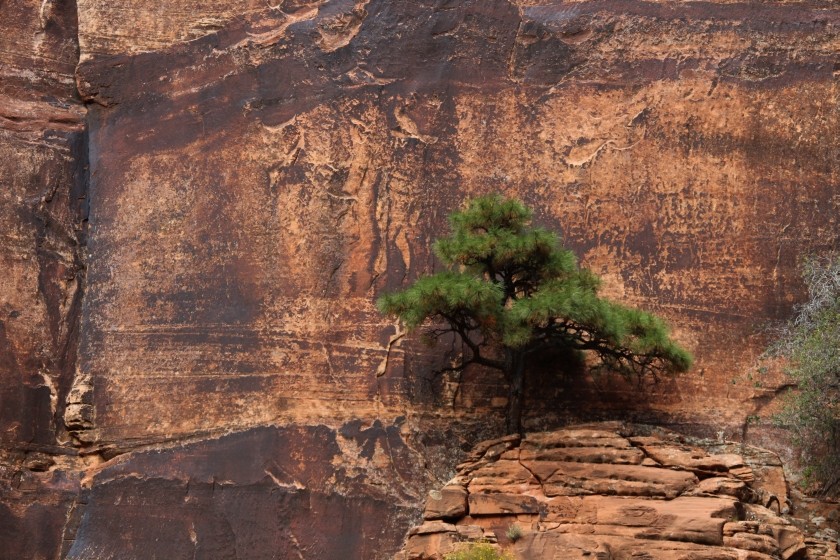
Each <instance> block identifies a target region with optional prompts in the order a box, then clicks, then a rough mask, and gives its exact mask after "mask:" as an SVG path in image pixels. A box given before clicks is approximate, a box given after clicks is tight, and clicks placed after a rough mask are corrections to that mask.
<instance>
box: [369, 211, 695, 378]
mask: <svg viewBox="0 0 840 560" xmlns="http://www.w3.org/2000/svg"><path fill="white" fill-rule="evenodd" d="M531 218H532V214H531V211H530V209H528V208H527V207H526V206H525V205H523V204H522V203H521V202H519V201H518V200H515V199H510V198H502V197H501V196H498V195H490V196H484V197H480V198H477V199H474V200H472V201H471V202H469V203H468V205H467V207H466V208H465V209H464V210H462V211H460V212H455V213H453V214H452V215H451V216H450V217H449V222H450V226H451V230H452V233H451V234H450V235H449V236H447V237H444V238H442V239H439V240H438V241H437V242H435V244H434V251H435V254H436V255H437V257H438V258H439V259H440V260H441V261H442V262H443V263H444V264H445V265H446V267H447V269H448V270H446V271H444V272H439V273H437V274H434V275H431V276H426V277H423V278H420V279H419V280H417V281H416V282H415V283H414V284H413V285H411V286H409V287H408V288H406V289H405V290H403V291H401V292H397V293H393V294H387V295H385V296H383V297H381V298H380V299H379V301H378V306H379V309H380V310H381V311H382V312H383V313H385V314H387V315H391V316H394V317H397V318H399V319H400V320H401V321H402V322H403V324H405V325H406V327H408V328H409V329H414V328H417V327H419V326H421V325H424V324H427V323H432V324H443V325H447V326H448V328H441V329H437V330H434V331H433V332H434V333H435V334H437V335H440V334H443V333H445V332H452V333H455V334H457V335H460V336H461V338H462V339H464V340H465V342H466V343H467V344H468V346H470V348H471V349H472V353H473V356H472V360H470V359H467V360H466V361H465V363H469V362H471V361H476V362H478V363H483V364H484V365H490V366H493V365H495V366H497V367H499V369H504V367H505V362H503V361H495V360H493V359H492V358H488V357H487V356H486V355H485V354H487V353H488V352H489V353H490V354H492V352H493V350H492V348H496V349H497V350H498V349H500V348H501V349H505V350H508V351H512V352H518V353H520V354H521V355H522V356H526V355H529V354H532V353H535V352H537V351H539V350H542V349H548V348H552V347H569V348H574V349H578V350H584V351H590V353H592V354H593V355H595V356H597V357H598V358H600V362H601V364H602V365H603V366H605V367H608V368H611V369H615V370H618V371H621V372H623V373H636V374H638V375H644V374H647V373H652V374H654V375H658V374H661V373H673V372H679V371H685V370H687V369H688V368H689V367H690V366H691V362H692V357H691V355H690V354H689V353H688V352H687V351H685V350H684V349H683V348H681V347H680V346H679V345H678V344H677V343H675V342H674V341H673V340H671V338H670V336H669V333H668V329H667V327H666V325H665V324H664V322H663V321H662V320H660V319H659V318H657V317H655V316H653V315H651V314H650V313H647V312H645V311H640V310H636V309H631V308H629V307H625V306H623V305H620V304H618V303H614V302H611V301H609V300H607V299H604V298H602V297H600V296H599V295H598V291H599V288H600V286H601V281H600V279H599V278H598V277H597V276H596V275H595V274H593V273H592V272H590V271H589V270H587V269H584V268H580V267H579V266H578V262H577V258H576V257H575V255H574V253H572V252H571V251H570V250H569V249H567V248H565V247H563V245H562V244H561V242H560V239H559V237H558V236H557V234H555V233H554V232H551V231H548V230H546V229H544V228H541V227H536V226H533V225H532V224H531ZM482 350H486V351H487V352H485V353H484V354H482ZM497 355H498V352H497Z"/></svg>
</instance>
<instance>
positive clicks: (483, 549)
mask: <svg viewBox="0 0 840 560" xmlns="http://www.w3.org/2000/svg"><path fill="white" fill-rule="evenodd" d="M444 560H514V557H513V556H511V555H510V554H508V553H507V552H505V551H503V550H500V549H498V548H497V547H495V546H493V545H492V544H490V543H486V542H473V543H468V544H466V543H465V544H463V545H461V546H460V547H459V548H458V550H456V551H455V552H450V553H449V554H447V555H446V556H444Z"/></svg>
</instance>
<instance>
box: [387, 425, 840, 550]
mask: <svg viewBox="0 0 840 560" xmlns="http://www.w3.org/2000/svg"><path fill="white" fill-rule="evenodd" d="M639 432H644V433H645V434H646V435H644V436H641V435H634V433H637V434H638V433H639ZM745 449H747V448H745ZM629 450H637V451H638V452H639V454H638V456H636V459H635V460H634V461H632V464H630V465H628V464H627V460H626V458H627V455H628V451H629ZM564 453H566V454H568V455H563V454H564ZM748 454H749V455H750V456H752V457H753V458H755V457H764V459H763V460H762V461H761V462H760V463H759V464H760V465H761V466H762V467H763V473H762V476H761V477H760V479H759V478H757V477H754V476H753V473H752V467H751V466H750V464H749V463H750V461H745V460H744V458H743V457H742V456H740V455H738V454H736V453H731V452H730V453H709V452H707V451H705V450H704V449H702V448H701V447H697V446H693V445H687V444H686V443H685V442H684V441H683V440H682V438H680V437H679V436H676V435H675V434H672V433H666V432H662V431H659V432H658V435H652V434H651V433H650V430H649V429H648V428H645V427H643V426H635V427H631V426H626V425H619V424H615V423H601V424H592V425H583V426H575V427H570V428H566V429H563V430H559V431H553V432H544V433H534V434H527V435H526V436H525V437H524V438H522V439H521V440H520V439H519V438H507V439H505V440H493V441H490V442H485V443H483V444H480V445H479V446H477V448H476V451H475V452H474V453H473V454H472V455H471V456H470V459H469V461H467V462H465V463H462V464H461V465H459V466H458V474H457V476H456V477H455V478H453V479H452V480H451V481H450V482H449V483H448V484H447V485H446V486H444V487H443V488H442V489H440V490H434V491H432V493H430V495H429V496H428V498H427V501H426V504H427V506H426V512H425V515H424V518H425V520H426V521H425V522H424V523H423V524H422V525H420V526H419V527H416V528H414V529H412V530H411V532H410V533H409V537H408V539H407V541H406V544H405V546H404V548H403V550H402V551H401V552H400V553H398V554H397V555H396V556H395V559H396V560H421V559H422V560H439V559H442V558H443V557H444V556H445V555H446V554H447V553H449V552H452V551H454V550H457V549H458V548H459V547H461V546H464V543H469V542H476V541H485V542H491V543H498V545H499V546H500V547H504V548H507V549H509V550H510V551H511V552H512V553H514V554H515V557H516V558H518V559H522V560H530V559H534V560H537V559H545V558H564V559H566V558H598V559H599V560H623V559H629V558H646V559H650V560H654V559H655V560H676V559H684V560H686V559H694V560H698V559H709V560H724V559H731V560H771V559H775V560H779V559H784V560H789V559H805V558H814V559H816V558H826V559H828V558H840V554H838V551H837V548H836V547H837V543H836V540H830V539H823V540H818V539H811V538H806V535H805V534H804V533H803V532H802V531H801V530H800V529H799V528H797V526H796V525H795V524H793V523H792V522H791V520H790V518H786V517H785V516H782V515H780V514H779V513H778V512H775V511H772V510H771V509H768V507H765V505H764V502H765V501H766V500H768V494H769V491H770V490H769V488H772V489H774V490H775V491H776V492H777V494H776V495H772V498H773V499H775V500H776V501H777V502H778V501H782V503H785V502H786V498H787V490H786V487H785V485H784V473H783V471H782V468H781V465H780V464H777V466H776V467H775V468H772V461H768V460H767V457H766V456H768V455H772V454H770V453H769V452H767V451H766V450H759V449H755V448H750V449H748ZM558 455H560V456H562V457H563V459H561V460H557V457H558ZM777 463H778V460H777ZM771 471H773V472H772V474H771ZM777 479H781V481H782V486H778V487H777V486H774V485H772V484H771V485H770V486H767V485H766V484H765V485H764V486H762V483H768V482H769V481H771V480H777ZM442 496H459V497H460V498H459V499H458V500H457V501H458V503H459V504H463V503H464V502H463V498H464V497H465V498H466V504H467V507H466V508H463V507H461V508H449V509H445V510H444V509H442V508H440V507H439V503H440V502H441V497H442ZM453 501H454V500H453ZM444 511H445V512H447V513H444ZM511 527H518V528H519V534H518V535H514V536H513V539H512V538H511V535H512V533H511V530H510V529H511Z"/></svg>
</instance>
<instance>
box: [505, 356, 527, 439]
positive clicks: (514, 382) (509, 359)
mask: <svg viewBox="0 0 840 560" xmlns="http://www.w3.org/2000/svg"><path fill="white" fill-rule="evenodd" d="M505 354H506V356H505V366H506V368H507V372H506V373H507V376H508V382H509V383H510V389H509V391H508V414H507V431H508V433H509V434H520V435H523V434H522V392H523V388H524V385H525V368H524V365H525V364H524V362H525V359H524V356H523V355H522V352H518V351H515V350H510V349H508V350H506V351H505Z"/></svg>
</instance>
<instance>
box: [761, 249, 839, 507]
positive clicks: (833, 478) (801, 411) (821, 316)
mask: <svg viewBox="0 0 840 560" xmlns="http://www.w3.org/2000/svg"><path fill="white" fill-rule="evenodd" d="M803 277H804V280H805V283H806V285H807V286H808V300H807V301H806V302H805V303H804V304H802V305H801V306H800V307H799V308H798V309H797V311H796V314H795V316H794V318H793V319H792V320H791V322H790V323H789V325H788V326H787V328H786V329H785V330H784V332H783V335H782V337H781V340H780V341H779V342H778V344H777V346H776V350H777V351H778V352H779V353H780V354H781V355H783V356H786V357H787V358H789V359H790V367H789V369H788V373H789V374H790V376H791V377H792V379H793V381H794V382H795V383H796V387H797V390H796V391H792V392H791V393H790V394H789V395H788V398H787V400H786V406H785V409H784V412H782V413H781V414H780V415H779V416H778V418H777V419H778V420H779V422H780V423H781V424H782V425H783V426H785V427H786V428H788V429H790V430H791V432H792V433H793V436H794V442H795V443H796V445H797V446H798V447H799V448H800V451H801V456H802V461H803V465H804V466H805V470H804V471H803V472H804V473H807V474H808V476H806V477H805V478H806V481H807V482H809V483H810V484H812V485H815V488H816V489H818V490H820V491H821V492H822V493H824V494H834V495H836V494H840V460H838V457H840V256H836V255H835V256H832V257H829V258H824V259H809V260H807V261H806V262H805V265H804V267H803Z"/></svg>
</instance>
